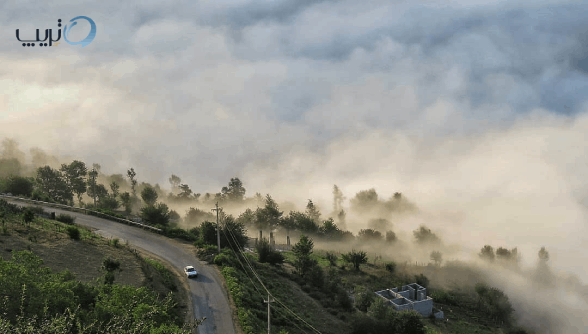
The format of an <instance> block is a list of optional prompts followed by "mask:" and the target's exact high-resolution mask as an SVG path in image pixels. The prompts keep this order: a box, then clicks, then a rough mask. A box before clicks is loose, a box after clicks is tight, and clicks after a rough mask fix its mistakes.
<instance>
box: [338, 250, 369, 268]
mask: <svg viewBox="0 0 588 334" xmlns="http://www.w3.org/2000/svg"><path fill="white" fill-rule="evenodd" d="M342 257H343V260H344V261H345V262H348V263H350V264H352V265H353V268H355V270H356V271H359V266H360V265H361V264H364V263H367V253H366V252H364V251H356V250H355V249H353V250H352V251H351V252H349V253H346V254H343V255H342Z"/></svg>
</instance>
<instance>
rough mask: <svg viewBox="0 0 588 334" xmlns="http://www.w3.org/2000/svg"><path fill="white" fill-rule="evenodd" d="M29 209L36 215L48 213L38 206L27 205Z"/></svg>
mask: <svg viewBox="0 0 588 334" xmlns="http://www.w3.org/2000/svg"><path fill="white" fill-rule="evenodd" d="M29 210H31V211H33V212H34V213H36V214H38V215H47V214H48V213H47V212H46V211H45V210H44V209H43V208H42V207H40V206H29Z"/></svg>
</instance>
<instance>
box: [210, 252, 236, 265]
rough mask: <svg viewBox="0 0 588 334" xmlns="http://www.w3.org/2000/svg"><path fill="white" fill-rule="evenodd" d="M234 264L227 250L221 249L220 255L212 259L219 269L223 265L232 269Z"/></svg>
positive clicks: (231, 255) (233, 259)
mask: <svg viewBox="0 0 588 334" xmlns="http://www.w3.org/2000/svg"><path fill="white" fill-rule="evenodd" d="M235 262H236V261H235V258H234V256H233V254H231V251H229V250H228V249H223V250H222V251H221V253H220V254H218V255H217V256H215V257H214V264H216V265H217V266H221V267H222V266H225V265H226V266H231V267H234V266H235V264H236V263H235Z"/></svg>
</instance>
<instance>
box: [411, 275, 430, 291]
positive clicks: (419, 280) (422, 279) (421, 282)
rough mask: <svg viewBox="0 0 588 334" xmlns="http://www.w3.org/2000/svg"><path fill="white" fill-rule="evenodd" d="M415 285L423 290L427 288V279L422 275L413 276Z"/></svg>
mask: <svg viewBox="0 0 588 334" xmlns="http://www.w3.org/2000/svg"><path fill="white" fill-rule="evenodd" d="M414 279H415V281H416V284H418V285H420V286H422V287H423V288H428V287H429V278H428V277H427V276H425V275H423V274H418V275H415V276H414Z"/></svg>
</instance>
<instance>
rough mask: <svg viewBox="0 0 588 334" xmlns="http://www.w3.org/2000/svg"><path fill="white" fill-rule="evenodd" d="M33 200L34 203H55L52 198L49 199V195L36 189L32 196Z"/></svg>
mask: <svg viewBox="0 0 588 334" xmlns="http://www.w3.org/2000/svg"><path fill="white" fill-rule="evenodd" d="M31 199H32V200H34V201H40V202H48V203H53V200H52V199H51V197H49V195H47V194H45V193H43V192H42V191H41V190H38V189H35V190H34V191H33V193H32V194H31Z"/></svg>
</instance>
